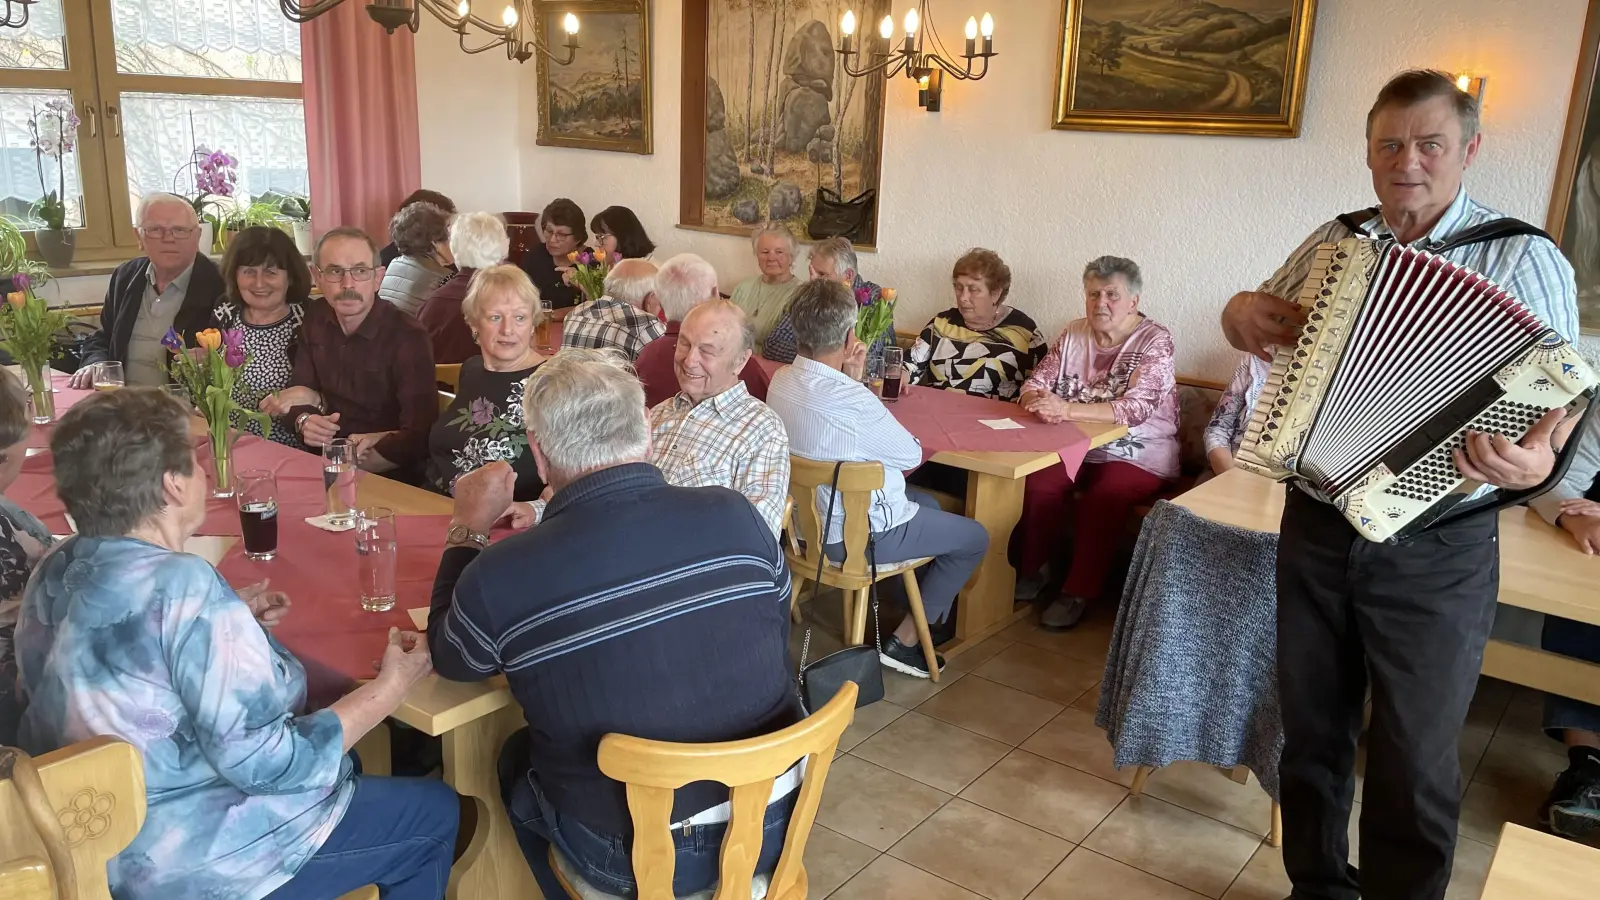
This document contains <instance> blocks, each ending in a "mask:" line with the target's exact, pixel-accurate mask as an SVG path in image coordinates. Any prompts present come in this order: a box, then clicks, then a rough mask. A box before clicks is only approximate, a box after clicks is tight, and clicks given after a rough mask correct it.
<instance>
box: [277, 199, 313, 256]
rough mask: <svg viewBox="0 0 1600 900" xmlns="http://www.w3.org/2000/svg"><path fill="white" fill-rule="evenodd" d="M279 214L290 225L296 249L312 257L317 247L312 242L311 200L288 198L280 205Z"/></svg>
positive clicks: (280, 202)
mask: <svg viewBox="0 0 1600 900" xmlns="http://www.w3.org/2000/svg"><path fill="white" fill-rule="evenodd" d="M278 213H279V214H280V215H281V216H283V219H284V221H286V222H288V223H289V233H290V234H291V235H294V246H295V249H297V250H299V251H300V252H301V253H304V254H306V255H307V256H310V255H311V251H312V250H313V249H314V248H315V246H316V245H315V242H313V241H312V240H311V199H310V198H309V197H301V196H298V195H293V194H291V195H289V196H286V197H284V198H283V200H281V201H279V203H278Z"/></svg>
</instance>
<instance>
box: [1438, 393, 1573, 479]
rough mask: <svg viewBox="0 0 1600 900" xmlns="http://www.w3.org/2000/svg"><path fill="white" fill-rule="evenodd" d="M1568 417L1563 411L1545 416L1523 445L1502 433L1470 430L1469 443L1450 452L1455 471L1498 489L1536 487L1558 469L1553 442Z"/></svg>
mask: <svg viewBox="0 0 1600 900" xmlns="http://www.w3.org/2000/svg"><path fill="white" fill-rule="evenodd" d="M1566 415H1567V411H1566V410H1564V409H1561V408H1556V409H1552V410H1550V411H1549V412H1547V413H1545V414H1544V417H1543V418H1541V419H1540V420H1539V421H1537V422H1535V423H1534V424H1533V427H1532V428H1530V429H1528V433H1527V434H1525V435H1523V437H1522V442H1521V443H1520V444H1513V443H1511V441H1510V440H1509V439H1507V438H1506V436H1505V435H1502V434H1485V433H1483V432H1481V431H1469V432H1467V440H1466V443H1465V444H1464V445H1463V446H1461V447H1457V448H1456V449H1455V450H1453V451H1451V453H1452V454H1453V455H1454V456H1455V462H1456V468H1458V469H1460V470H1461V474H1463V475H1465V476H1467V477H1468V478H1471V479H1472V480H1474V481H1481V482H1483V483H1484V484H1490V485H1494V486H1495V487H1498V488H1508V489H1510V490H1514V491H1517V490H1523V489H1525V488H1531V487H1535V486H1537V485H1539V484H1540V483H1541V482H1543V481H1544V480H1545V479H1546V478H1548V477H1549V476H1550V472H1551V471H1552V470H1553V469H1555V466H1556V454H1555V450H1554V449H1552V447H1551V441H1552V440H1553V439H1554V437H1555V434H1556V429H1557V428H1558V427H1559V426H1560V425H1561V420H1562V419H1564V418H1566ZM1463 451H1465V452H1463Z"/></svg>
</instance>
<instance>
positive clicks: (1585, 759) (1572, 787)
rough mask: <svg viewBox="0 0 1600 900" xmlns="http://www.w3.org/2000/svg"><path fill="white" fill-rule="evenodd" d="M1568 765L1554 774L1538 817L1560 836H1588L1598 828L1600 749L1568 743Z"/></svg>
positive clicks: (1577, 837) (1582, 838)
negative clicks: (1563, 770)
mask: <svg viewBox="0 0 1600 900" xmlns="http://www.w3.org/2000/svg"><path fill="white" fill-rule="evenodd" d="M1567 756H1568V758H1569V759H1570V760H1571V765H1569V766H1568V767H1567V770H1566V771H1565V772H1562V773H1561V774H1560V775H1557V776H1556V784H1555V787H1554V788H1552V789H1551V790H1550V798H1549V799H1548V800H1546V801H1545V804H1544V808H1543V809H1542V810H1540V818H1541V819H1543V820H1544V822H1545V824H1546V825H1548V826H1549V827H1550V831H1551V832H1552V833H1554V834H1559V835H1561V836H1562V837H1567V838H1574V839H1578V840H1584V839H1587V838H1588V837H1589V836H1590V835H1593V834H1595V833H1597V832H1600V750H1596V749H1594V748H1592V747H1569V748H1568V749H1567Z"/></svg>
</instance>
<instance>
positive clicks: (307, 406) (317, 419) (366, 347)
mask: <svg viewBox="0 0 1600 900" xmlns="http://www.w3.org/2000/svg"><path fill="white" fill-rule="evenodd" d="M313 259H314V262H315V264H316V265H315V271H316V276H317V281H318V282H319V283H320V284H321V286H322V295H323V296H324V297H326V298H327V302H326V303H313V304H312V305H311V307H310V308H309V309H307V310H306V319H305V324H304V326H303V327H304V328H305V336H304V337H303V338H302V339H301V342H300V349H299V352H298V353H297V354H296V358H295V362H294V375H293V376H292V377H291V378H290V379H289V387H287V388H285V389H284V390H282V391H281V392H279V393H277V394H273V395H269V396H268V397H266V398H265V399H263V400H262V401H261V411H262V412H264V413H266V414H268V415H270V416H284V415H287V416H289V419H290V421H291V422H293V423H294V429H295V432H296V433H297V434H298V435H299V436H300V439H301V440H303V441H304V442H305V443H306V445H307V446H309V447H312V448H321V447H324V446H326V445H327V444H328V442H329V441H332V440H333V439H334V438H349V439H350V440H351V441H352V442H353V443H354V444H355V451H356V458H357V461H358V463H359V464H360V466H361V468H363V469H365V470H367V471H369V472H382V473H384V474H386V475H388V476H389V477H391V478H398V479H400V480H402V481H405V480H410V481H412V482H415V481H417V480H419V478H420V476H421V471H422V464H423V462H424V460H426V459H427V456H428V432H429V431H430V430H431V429H432V428H433V423H434V420H435V419H437V418H439V397H438V394H437V393H436V389H435V387H434V380H433V347H432V343H431V341H430V339H429V337H428V332H426V331H424V330H423V328H422V326H421V325H419V324H417V321H416V320H415V319H413V318H412V317H410V316H408V315H406V314H405V313H403V312H401V311H400V309H399V308H398V307H396V306H395V305H394V304H392V303H375V302H374V301H375V299H376V297H377V295H378V284H379V282H380V281H381V280H382V279H383V268H382V267H381V266H379V265H378V246H377V244H375V243H373V240H372V238H370V237H368V236H367V233H366V232H364V231H362V230H361V229H359V228H335V229H333V230H332V231H330V232H328V233H327V234H325V235H323V236H322V239H321V240H319V241H318V242H317V247H316V252H315V253H314V254H313Z"/></svg>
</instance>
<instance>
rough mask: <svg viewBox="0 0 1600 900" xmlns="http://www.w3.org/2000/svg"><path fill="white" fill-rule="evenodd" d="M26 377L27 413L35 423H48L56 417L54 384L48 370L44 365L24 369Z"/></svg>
mask: <svg viewBox="0 0 1600 900" xmlns="http://www.w3.org/2000/svg"><path fill="white" fill-rule="evenodd" d="M25 374H26V377H27V379H28V406H29V414H30V415H31V416H32V418H33V424H35V425H48V424H50V423H51V422H54V421H55V418H56V393H55V390H56V389H55V385H54V384H52V383H51V381H50V370H49V369H48V368H46V367H45V366H30V367H27V368H26V369H25Z"/></svg>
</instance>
